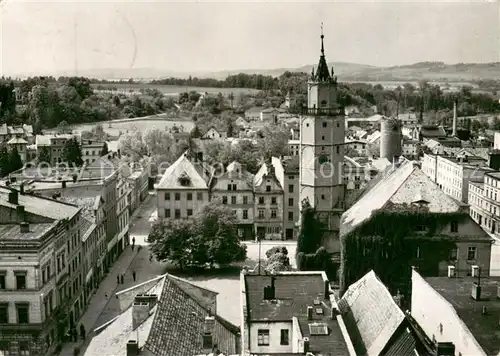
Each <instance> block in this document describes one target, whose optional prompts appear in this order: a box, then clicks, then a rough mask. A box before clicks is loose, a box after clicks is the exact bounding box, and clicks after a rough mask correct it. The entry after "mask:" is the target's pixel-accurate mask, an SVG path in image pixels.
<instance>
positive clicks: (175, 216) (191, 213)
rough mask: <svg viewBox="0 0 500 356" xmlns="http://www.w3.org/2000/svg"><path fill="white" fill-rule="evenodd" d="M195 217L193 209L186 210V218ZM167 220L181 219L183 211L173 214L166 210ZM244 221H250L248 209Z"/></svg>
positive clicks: (175, 210)
mask: <svg viewBox="0 0 500 356" xmlns="http://www.w3.org/2000/svg"><path fill="white" fill-rule="evenodd" d="M233 212H234V213H235V214H236V210H233ZM190 216H193V209H186V210H185V214H184V217H190ZM165 218H167V219H171V218H174V219H181V218H182V214H181V209H174V213H173V214H172V210H171V209H165ZM242 219H243V220H247V219H248V209H244V210H243V211H242Z"/></svg>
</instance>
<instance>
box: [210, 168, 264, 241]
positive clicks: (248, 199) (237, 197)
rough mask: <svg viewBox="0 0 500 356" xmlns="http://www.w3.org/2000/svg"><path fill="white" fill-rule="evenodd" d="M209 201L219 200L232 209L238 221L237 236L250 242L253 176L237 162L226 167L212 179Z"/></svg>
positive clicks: (252, 219) (252, 223)
mask: <svg viewBox="0 0 500 356" xmlns="http://www.w3.org/2000/svg"><path fill="white" fill-rule="evenodd" d="M210 199H211V200H212V199H219V200H220V201H221V202H222V204H224V205H227V206H228V207H229V208H230V209H232V210H233V211H234V212H235V214H236V218H237V219H238V225H237V229H238V236H239V237H240V238H241V239H243V240H251V239H252V238H253V237H254V236H255V231H254V204H255V202H254V195H253V175H252V174H251V173H249V172H248V171H247V170H246V168H245V167H244V166H242V165H241V164H240V163H238V162H232V163H231V164H229V165H228V166H227V169H226V170H225V171H224V173H223V174H220V175H217V176H216V177H214V178H213V179H212V183H211V186H210Z"/></svg>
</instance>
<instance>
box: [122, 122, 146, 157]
mask: <svg viewBox="0 0 500 356" xmlns="http://www.w3.org/2000/svg"><path fill="white" fill-rule="evenodd" d="M118 148H119V150H120V153H121V154H122V155H126V156H129V157H130V158H131V159H132V160H133V161H134V162H138V161H139V159H141V158H142V157H144V156H145V155H147V153H148V150H147V146H146V144H145V142H144V140H143V137H142V133H141V132H140V131H138V130H137V129H135V128H134V129H133V130H132V131H129V132H127V133H126V134H124V135H121V136H120V139H119V141H118Z"/></svg>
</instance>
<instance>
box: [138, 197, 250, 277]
mask: <svg viewBox="0 0 500 356" xmlns="http://www.w3.org/2000/svg"><path fill="white" fill-rule="evenodd" d="M236 222H237V221H236V216H235V215H234V213H233V212H232V210H231V209H229V208H228V207H227V206H225V205H222V204H221V203H219V202H211V203H209V204H208V205H207V206H205V207H204V208H203V209H202V210H201V211H200V212H199V213H198V214H197V215H196V216H194V218H188V219H175V220H173V219H165V220H162V221H157V222H156V223H155V224H154V226H153V228H152V230H151V232H150V234H149V236H148V243H149V244H150V250H151V253H152V254H153V255H154V256H155V258H156V259H157V260H159V261H168V262H172V263H175V264H177V265H178V266H179V267H180V268H181V269H183V268H186V267H206V266H212V265H214V264H218V265H227V264H230V263H232V262H235V261H244V260H245V259H246V246H244V245H241V244H240V241H239V238H238V234H237V232H236Z"/></svg>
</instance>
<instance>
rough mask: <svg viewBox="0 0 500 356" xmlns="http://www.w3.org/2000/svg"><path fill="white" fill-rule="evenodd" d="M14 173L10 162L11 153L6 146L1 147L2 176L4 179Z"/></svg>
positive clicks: (0, 169) (0, 174) (0, 164)
mask: <svg viewBox="0 0 500 356" xmlns="http://www.w3.org/2000/svg"><path fill="white" fill-rule="evenodd" d="M10 172H12V170H11V168H10V161H9V151H8V150H7V146H6V145H5V144H2V145H0V176H1V177H4V176H6V175H7V174H9V173H10Z"/></svg>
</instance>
